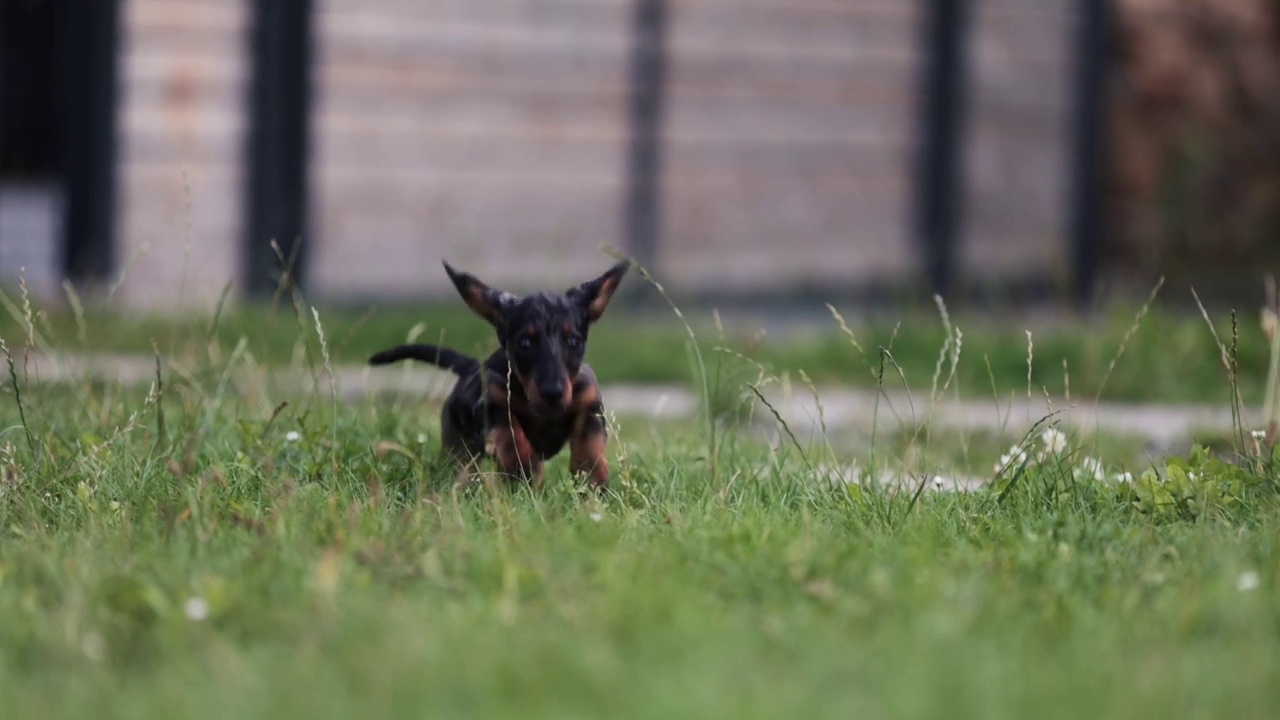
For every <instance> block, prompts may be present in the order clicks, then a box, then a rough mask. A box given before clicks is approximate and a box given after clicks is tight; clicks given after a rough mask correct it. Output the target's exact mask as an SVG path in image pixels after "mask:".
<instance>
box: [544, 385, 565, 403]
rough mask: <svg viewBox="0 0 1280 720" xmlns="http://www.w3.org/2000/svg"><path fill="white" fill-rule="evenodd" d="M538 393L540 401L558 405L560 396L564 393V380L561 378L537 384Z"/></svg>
mask: <svg viewBox="0 0 1280 720" xmlns="http://www.w3.org/2000/svg"><path fill="white" fill-rule="evenodd" d="M538 394H539V395H541V396H542V401H543V402H545V403H547V404H548V405H559V404H560V398H561V396H563V395H564V382H563V381H561V380H548V381H544V382H543V383H541V384H540V385H538Z"/></svg>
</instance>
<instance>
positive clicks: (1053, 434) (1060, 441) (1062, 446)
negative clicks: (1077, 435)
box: [1040, 428, 1067, 455]
mask: <svg viewBox="0 0 1280 720" xmlns="http://www.w3.org/2000/svg"><path fill="white" fill-rule="evenodd" d="M1040 441H1041V442H1043V443H1044V451H1045V453H1046V454H1049V455H1058V454H1061V453H1062V451H1063V450H1066V449H1067V435H1066V433H1064V432H1062V431H1061V430H1059V429H1058V428H1049V429H1047V430H1045V431H1044V432H1043V433H1041V434H1040Z"/></svg>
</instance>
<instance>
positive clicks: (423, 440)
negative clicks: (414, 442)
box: [418, 433, 427, 445]
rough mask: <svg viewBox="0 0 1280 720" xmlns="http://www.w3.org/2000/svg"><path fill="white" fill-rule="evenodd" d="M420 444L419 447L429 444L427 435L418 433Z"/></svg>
mask: <svg viewBox="0 0 1280 720" xmlns="http://www.w3.org/2000/svg"><path fill="white" fill-rule="evenodd" d="M418 444H419V445H426V444H427V435H426V433H418Z"/></svg>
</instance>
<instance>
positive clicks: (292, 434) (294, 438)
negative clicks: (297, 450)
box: [284, 430, 302, 442]
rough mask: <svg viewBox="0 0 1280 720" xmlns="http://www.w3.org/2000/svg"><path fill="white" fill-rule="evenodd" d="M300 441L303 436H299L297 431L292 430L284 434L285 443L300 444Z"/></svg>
mask: <svg viewBox="0 0 1280 720" xmlns="http://www.w3.org/2000/svg"><path fill="white" fill-rule="evenodd" d="M300 439H302V436H301V435H299V434H298V431H297V430H290V431H289V432H287V433H285V434H284V441H285V442H298V440H300Z"/></svg>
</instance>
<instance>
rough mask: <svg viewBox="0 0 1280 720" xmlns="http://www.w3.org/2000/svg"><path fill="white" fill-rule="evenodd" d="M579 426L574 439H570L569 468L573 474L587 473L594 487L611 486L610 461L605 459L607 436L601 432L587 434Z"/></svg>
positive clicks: (579, 425) (579, 424)
mask: <svg viewBox="0 0 1280 720" xmlns="http://www.w3.org/2000/svg"><path fill="white" fill-rule="evenodd" d="M581 425H582V424H581V423H578V424H577V427H576V428H575V432H574V434H573V437H571V438H569V466H570V468H572V470H573V473H574V474H575V475H576V474H579V473H587V474H588V476H589V482H590V483H591V485H592V486H593V487H598V488H603V487H605V486H606V485H608V484H609V461H608V460H606V459H605V444H606V440H605V436H604V434H603V433H599V432H586V431H585V430H584V428H582V426H581Z"/></svg>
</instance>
